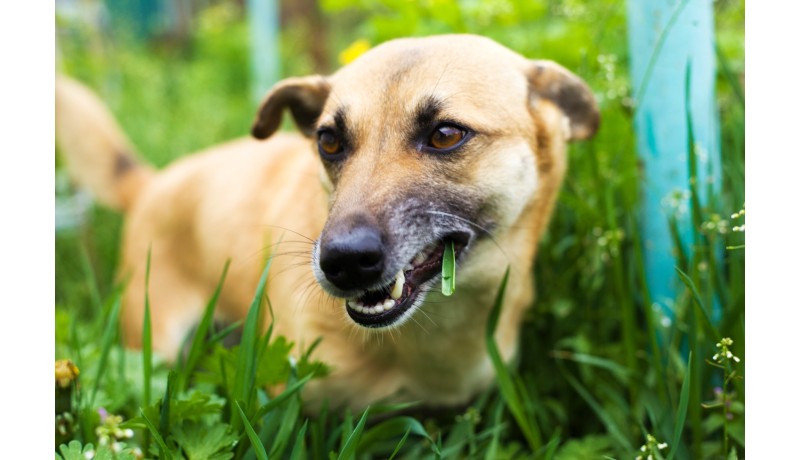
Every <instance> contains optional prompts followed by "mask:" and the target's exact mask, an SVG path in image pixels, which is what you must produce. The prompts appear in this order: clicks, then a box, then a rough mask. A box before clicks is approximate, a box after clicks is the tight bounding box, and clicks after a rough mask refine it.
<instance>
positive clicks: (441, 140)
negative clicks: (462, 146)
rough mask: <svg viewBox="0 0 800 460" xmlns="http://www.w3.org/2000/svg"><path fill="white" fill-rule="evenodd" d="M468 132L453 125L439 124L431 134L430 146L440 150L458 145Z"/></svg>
mask: <svg viewBox="0 0 800 460" xmlns="http://www.w3.org/2000/svg"><path fill="white" fill-rule="evenodd" d="M466 134H467V133H465V132H464V130H463V129H461V128H457V127H455V126H452V125H439V126H437V127H436V130H434V131H433V134H431V138H430V139H429V140H428V146H429V147H433V148H435V149H438V150H446V149H449V148H452V147H455V146H456V145H458V143H459V142H461V141H462V140H463V139H464V136H466Z"/></svg>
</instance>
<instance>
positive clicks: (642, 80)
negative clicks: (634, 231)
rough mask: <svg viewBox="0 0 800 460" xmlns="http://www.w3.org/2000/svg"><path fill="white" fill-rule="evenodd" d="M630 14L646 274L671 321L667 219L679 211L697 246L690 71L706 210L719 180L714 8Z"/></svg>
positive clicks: (659, 8) (658, 0)
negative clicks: (691, 190) (709, 189)
mask: <svg viewBox="0 0 800 460" xmlns="http://www.w3.org/2000/svg"><path fill="white" fill-rule="evenodd" d="M627 7H628V11H627V12H628V40H629V44H630V51H631V76H632V88H633V93H634V99H635V102H636V114H635V119H634V121H635V128H636V137H637V140H636V142H637V150H638V152H639V155H640V157H641V158H642V161H643V163H644V176H645V179H644V190H643V194H644V195H643V196H644V206H645V209H644V215H643V219H642V222H641V225H642V234H643V241H644V252H645V268H646V270H647V278H648V279H647V281H648V285H649V286H650V293H651V298H652V300H653V302H654V303H655V304H656V305H655V307H656V308H661V309H662V310H663V311H664V312H665V313H666V314H667V315H668V316H671V315H670V314H671V312H672V299H674V298H675V292H676V288H677V283H678V282H679V280H678V278H677V275H676V273H675V269H674V267H675V266H676V265H677V263H676V259H675V256H674V253H673V245H672V239H671V237H670V233H669V227H668V216H670V215H671V214H672V213H673V212H674V211H675V210H676V208H677V212H678V214H679V218H678V228H679V232H680V234H681V239H682V240H683V241H687V242H690V241H691V235H692V232H691V228H690V222H691V217H690V215H689V212H688V209H689V203H688V196H689V195H688V192H689V180H690V178H689V166H688V165H689V152H688V130H687V123H686V113H687V107H686V103H685V102H686V90H687V89H686V81H687V78H686V76H687V68H688V66H691V70H690V78H689V86H690V88H689V101H690V102H689V110H690V113H691V118H692V129H693V133H694V136H695V146H696V147H695V151H696V152H697V153H698V160H699V162H698V173H699V174H698V177H697V178H696V180H698V181H699V182H698V183H697V184H698V189H699V190H700V194H701V202H705V198H706V197H705V196H702V195H703V193H704V192H705V189H706V188H707V187H706V186H705V185H704V184H707V183H708V181H715V180H716V181H717V182H718V181H719V180H720V179H719V177H720V175H719V170H720V169H719V162H720V160H719V157H720V154H719V118H718V113H717V104H716V98H715V91H714V82H715V75H716V65H715V64H716V56H715V53H714V23H713V12H712V1H711V0H628V3H627ZM709 170H710V174H709Z"/></svg>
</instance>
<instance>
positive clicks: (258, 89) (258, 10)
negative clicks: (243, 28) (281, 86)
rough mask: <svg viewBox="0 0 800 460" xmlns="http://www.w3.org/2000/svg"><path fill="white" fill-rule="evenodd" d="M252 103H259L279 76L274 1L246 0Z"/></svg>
mask: <svg viewBox="0 0 800 460" xmlns="http://www.w3.org/2000/svg"><path fill="white" fill-rule="evenodd" d="M247 18H248V24H249V26H250V63H251V69H252V74H253V83H252V85H251V86H252V93H253V100H255V101H256V102H257V103H258V102H260V101H261V99H262V98H263V97H264V94H265V93H266V92H267V90H268V89H269V88H270V87H271V86H272V85H274V84H275V83H276V82H277V81H278V78H279V75H280V59H279V58H280V48H279V46H280V45H279V43H280V42H279V35H278V30H279V18H278V2H277V0H247Z"/></svg>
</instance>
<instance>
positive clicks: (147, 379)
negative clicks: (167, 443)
mask: <svg viewBox="0 0 800 460" xmlns="http://www.w3.org/2000/svg"><path fill="white" fill-rule="evenodd" d="M150 250H151V248H147V264H146V265H145V270H144V324H143V325H142V374H143V382H142V383H143V385H144V388H143V389H142V392H143V395H144V401H143V404H142V405H143V406H148V405H149V404H150V401H152V395H153V380H152V375H153V332H152V321H151V319H150V252H151V251H150ZM145 444H149V443H147V442H146V443H145Z"/></svg>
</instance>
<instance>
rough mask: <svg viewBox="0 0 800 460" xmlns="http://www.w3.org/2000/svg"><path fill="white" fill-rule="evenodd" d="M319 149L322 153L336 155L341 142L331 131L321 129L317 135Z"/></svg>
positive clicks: (340, 148)
mask: <svg viewBox="0 0 800 460" xmlns="http://www.w3.org/2000/svg"><path fill="white" fill-rule="evenodd" d="M317 143H318V144H319V151H320V153H322V154H323V155H336V154H338V153H339V152H340V151H341V150H342V143H341V141H339V138H338V137H337V136H336V134H334V133H333V132H331V131H322V132H320V133H319V134H318V135H317Z"/></svg>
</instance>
